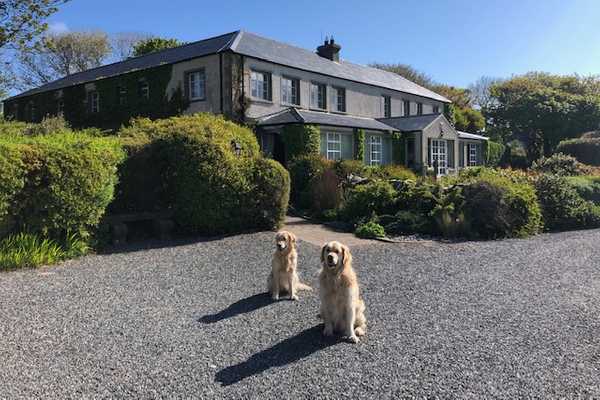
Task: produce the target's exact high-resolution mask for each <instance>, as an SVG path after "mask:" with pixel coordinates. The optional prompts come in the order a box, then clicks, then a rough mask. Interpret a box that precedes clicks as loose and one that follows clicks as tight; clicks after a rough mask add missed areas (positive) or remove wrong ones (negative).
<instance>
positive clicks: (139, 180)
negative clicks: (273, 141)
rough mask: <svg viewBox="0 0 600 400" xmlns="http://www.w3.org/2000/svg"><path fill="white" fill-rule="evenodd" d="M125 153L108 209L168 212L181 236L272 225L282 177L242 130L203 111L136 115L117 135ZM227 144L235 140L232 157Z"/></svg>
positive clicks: (280, 211) (285, 178)
mask: <svg viewBox="0 0 600 400" xmlns="http://www.w3.org/2000/svg"><path fill="white" fill-rule="evenodd" d="M120 136H121V139H122V140H123V143H124V145H125V147H126V149H127V152H128V154H129V155H130V157H129V159H128V161H127V162H126V163H124V164H123V167H122V168H121V171H120V175H121V176H122V179H123V182H122V185H120V187H119V192H118V198H117V202H116V204H115V205H114V207H112V208H111V210H112V211H113V212H119V211H122V210H124V209H125V210H130V211H147V210H172V211H173V213H174V216H175V221H176V222H177V224H178V226H179V227H180V228H181V229H182V230H183V231H184V232H186V233H189V234H202V235H217V234H229V233H236V232H240V231H245V230H254V229H272V228H277V227H278V226H279V225H280V224H281V222H282V221H283V218H284V216H285V212H286V211H287V205H288V200H289V187H290V184H289V175H288V173H287V171H285V169H284V168H283V167H282V166H281V165H279V164H278V163H277V162H275V161H272V160H265V159H263V158H262V156H261V155H260V150H259V146H258V143H257V141H256V137H255V136H254V134H253V133H252V131H250V130H249V129H247V128H244V127H241V126H239V125H236V124H234V123H232V122H229V121H226V120H225V119H223V118H222V117H218V116H214V115H211V114H196V115H192V116H182V117H173V118H170V119H166V120H159V121H154V122H153V121H150V120H147V119H141V120H137V121H134V122H133V124H132V125H131V126H130V127H128V128H124V129H123V130H122V131H121V132H120ZM232 142H236V143H238V144H240V145H241V154H240V155H236V154H235V152H234V149H233V146H232ZM149 177H150V178H149Z"/></svg>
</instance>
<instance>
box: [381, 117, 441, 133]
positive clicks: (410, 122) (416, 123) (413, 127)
mask: <svg viewBox="0 0 600 400" xmlns="http://www.w3.org/2000/svg"><path fill="white" fill-rule="evenodd" d="M439 118H443V115H442V114H425V115H413V116H410V117H393V118H379V119H378V121H380V122H383V123H384V124H386V125H390V126H393V127H394V128H396V129H398V130H399V131H402V132H416V131H422V130H423V129H425V128H427V127H428V126H429V125H431V124H432V123H433V122H434V121H435V120H437V119H439Z"/></svg>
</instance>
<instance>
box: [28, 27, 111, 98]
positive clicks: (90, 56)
mask: <svg viewBox="0 0 600 400" xmlns="http://www.w3.org/2000/svg"><path fill="white" fill-rule="evenodd" d="M109 54H110V43H109V40H108V36H107V35H106V33H103V32H67V33H61V34H52V35H47V36H45V37H44V38H43V40H42V42H41V43H40V45H39V46H38V47H37V48H36V49H33V50H28V51H22V52H21V53H20V56H19V59H20V79H21V83H22V86H24V87H34V86H39V85H42V84H45V83H48V82H51V81H53V80H56V79H59V78H62V77H64V76H67V75H71V74H73V73H76V72H81V71H85V70H88V69H90V68H94V67H98V66H100V65H102V63H103V61H104V60H105V59H106V57H107V56H108V55H109Z"/></svg>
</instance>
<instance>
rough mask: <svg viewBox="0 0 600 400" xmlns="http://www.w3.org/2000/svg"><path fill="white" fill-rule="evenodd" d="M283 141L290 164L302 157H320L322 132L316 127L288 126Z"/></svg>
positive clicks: (285, 128)
mask: <svg viewBox="0 0 600 400" xmlns="http://www.w3.org/2000/svg"><path fill="white" fill-rule="evenodd" d="M282 139H283V144H284V146H285V154H286V157H287V160H288V163H289V161H293V160H294V159H296V158H298V157H301V156H308V155H318V154H319V153H320V151H321V130H320V129H319V127H318V126H315V125H304V124H294V125H286V126H285V127H284V128H283V132H282Z"/></svg>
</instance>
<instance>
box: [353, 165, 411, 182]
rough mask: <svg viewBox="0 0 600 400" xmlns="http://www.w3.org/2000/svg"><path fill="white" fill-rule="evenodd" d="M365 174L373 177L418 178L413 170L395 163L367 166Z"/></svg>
mask: <svg viewBox="0 0 600 400" xmlns="http://www.w3.org/2000/svg"><path fill="white" fill-rule="evenodd" d="M365 175H366V177H368V178H371V179H390V180H399V181H405V180H409V179H410V180H413V181H416V180H417V176H416V175H415V173H414V172H413V171H412V170H410V169H408V168H406V167H403V166H401V165H394V164H388V165H381V166H369V167H365Z"/></svg>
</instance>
